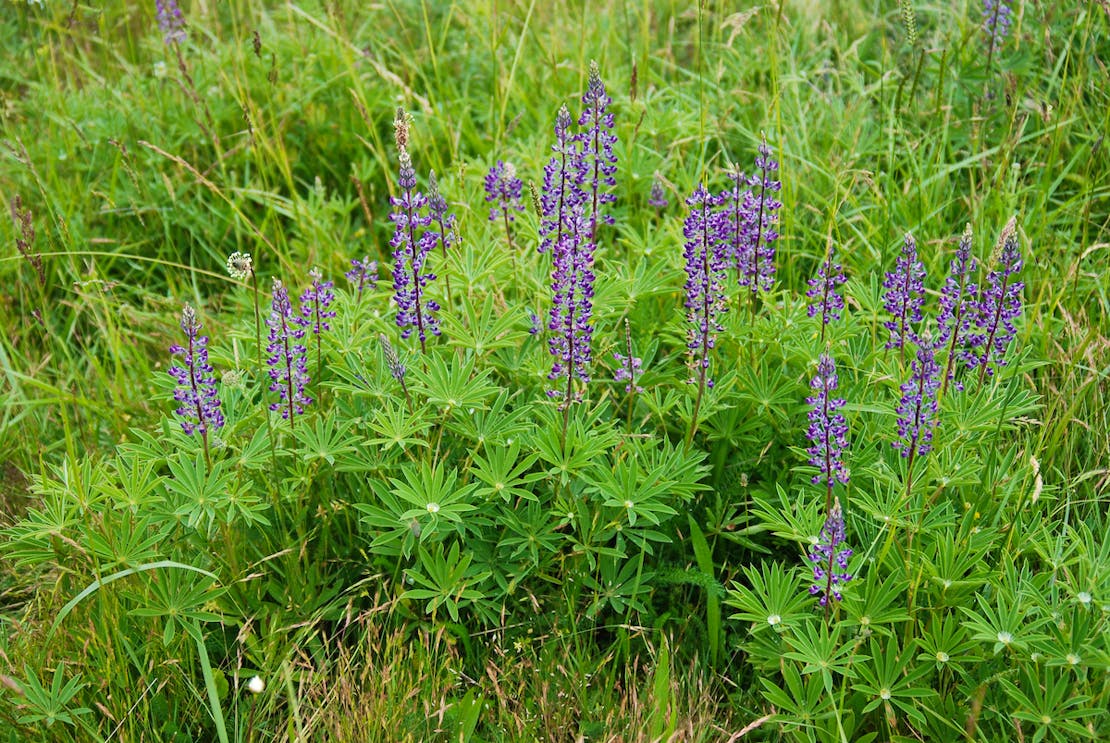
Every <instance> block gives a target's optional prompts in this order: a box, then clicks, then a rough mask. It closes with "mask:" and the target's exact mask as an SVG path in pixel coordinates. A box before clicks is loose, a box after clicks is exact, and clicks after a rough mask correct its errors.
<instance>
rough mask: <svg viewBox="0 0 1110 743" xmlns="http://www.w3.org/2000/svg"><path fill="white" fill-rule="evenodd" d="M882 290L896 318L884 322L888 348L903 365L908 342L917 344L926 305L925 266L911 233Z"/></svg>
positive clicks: (903, 244)
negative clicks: (917, 327)
mask: <svg viewBox="0 0 1110 743" xmlns="http://www.w3.org/2000/svg"><path fill="white" fill-rule="evenodd" d="M883 288H884V289H886V293H884V294H883V308H884V309H886V311H887V312H889V313H890V314H891V315H893V319H891V320H887V321H886V322H884V323H883V327H884V328H886V329H887V330H889V331H890V340H888V341H887V342H886V347H887V348H897V349H898V352H899V355H900V358H901V359H902V360H903V362H904V361H905V356H906V350H905V349H906V341H907V340H908V341H911V342H913V343H917V342H918V339H917V335H916V333H914V330H913V323H919V322H921V319H922V314H921V308H922V307H924V306H925V266H924V265H923V264H922V263H921V261H920V259H918V257H917V242H916V241H915V240H914V239H913V235H911V234H910V233H908V232H907V233H906V237H905V240H904V241H903V242H902V255H900V256H898V261H897V263H896V264H895V266H894V271H892V272H887V274H886V278H885V279H884V280H883Z"/></svg>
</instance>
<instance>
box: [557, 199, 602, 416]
mask: <svg viewBox="0 0 1110 743" xmlns="http://www.w3.org/2000/svg"><path fill="white" fill-rule="evenodd" d="M585 232H586V225H585V224H584V222H583V221H582V217H581V214H579V215H578V217H577V219H576V220H574V221H573V222H572V223H571V225H570V232H568V233H567V234H565V235H563V238H562V239H561V240H560V241H559V243H558V244H556V245H555V248H554V250H553V253H552V268H551V293H552V296H553V301H552V307H551V315H550V321H549V322H548V325H547V329H548V330H550V331H551V335H550V337H549V338H548V341H547V342H548V349H549V350H550V352H551V355H552V356H554V357H555V362H554V364H552V367H551V373H550V374H548V375H547V378H548V379H550V380H552V381H555V380H557V379H562V378H565V379H566V388H565V390H564V389H559V390H549V391H548V393H547V395H548V397H550V398H552V399H559V398H562V401H563V402H562V405H563V406H566V405H567V404H569V403H570V402H573V401H577V400H579V399H580V398H581V393H578V394H577V395H576V394H574V393H573V392H572V388H573V384H574V380H575V379H578V380H579V381H580V382H582V383H584V384H585V383H587V382H589V381H590V374H589V365H590V361H591V350H590V346H591V343H592V341H593V327H592V326H591V325H590V317H591V315H592V314H593V298H594V272H593V264H594V255H593V253H594V246H593V243H591V242H589V241H588V240H586V239H585Z"/></svg>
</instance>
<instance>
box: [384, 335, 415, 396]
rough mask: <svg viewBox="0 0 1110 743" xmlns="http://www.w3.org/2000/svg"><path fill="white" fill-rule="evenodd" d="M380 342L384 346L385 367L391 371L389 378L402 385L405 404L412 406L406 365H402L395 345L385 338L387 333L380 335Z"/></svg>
mask: <svg viewBox="0 0 1110 743" xmlns="http://www.w3.org/2000/svg"><path fill="white" fill-rule="evenodd" d="M378 341H379V342H381V344H382V352H383V353H384V354H385V365H386V367H387V368H388V369H389V376H391V377H393V378H394V379H396V380H397V381H398V382H399V383H400V385H401V391H402V392H404V393H405V402H407V403H410V404H411V400H409V388H408V386H407V385H406V384H405V372H406V371H407V369H405V365H404V364H402V363H401V359H400V357H399V356H398V355H397V350H396V349H395V348H393V344H392V343H390V342H389V339H388V338H386V337H385V333H379V334H378Z"/></svg>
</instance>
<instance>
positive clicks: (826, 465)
mask: <svg viewBox="0 0 1110 743" xmlns="http://www.w3.org/2000/svg"><path fill="white" fill-rule="evenodd" d="M837 383H838V380H837V375H836V364H835V363H834V362H833V359H832V357H831V356H830V355H829V354H827V353H823V354H821V358H820V359H819V360H818V362H817V374H816V375H815V376H814V377H813V381H812V382H810V385H809V386H810V388H811V389H813V390H814V392H815V394H814V395H813V396H811V397H807V398H806V402H807V403H808V404H809V405H812V406H813V407H812V409H811V410H810V411H809V428H808V429H807V430H806V437H807V438H809V440H810V443H811V444H812V446H810V447H809V448H808V449H806V453H807V454H809V463H810V464H812V465H813V466H814V467H817V468H818V470H819V472H818V474H816V475H814V476H813V484H814V485H818V484H820V483H821V482H824V483H825V512H826V513H829V512H830V509H831V508H832V505H833V503H832V500H833V484H834V483H836V482H840V483H847V482H848V469H847V468H846V467H845V466H844V450H845V449H847V448H848V439H847V435H848V423H847V421H845V420H844V414H843V413H841V412H840V409H841V408H843V407H844V405H845V400H843V399H842V398H834V397H832V395H831V393H832V392H833V391H835V390H836V388H837Z"/></svg>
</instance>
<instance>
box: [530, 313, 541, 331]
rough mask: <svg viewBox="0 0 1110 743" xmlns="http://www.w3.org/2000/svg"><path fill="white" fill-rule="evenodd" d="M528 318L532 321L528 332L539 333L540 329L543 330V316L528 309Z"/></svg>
mask: <svg viewBox="0 0 1110 743" xmlns="http://www.w3.org/2000/svg"><path fill="white" fill-rule="evenodd" d="M528 320H529V323H530V324H529V326H528V334H529V335H539V334H540V331H541V330H543V318H541V317H540V316H539V315H537V314H536V313H535V312H533V311H532V310H528Z"/></svg>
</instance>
